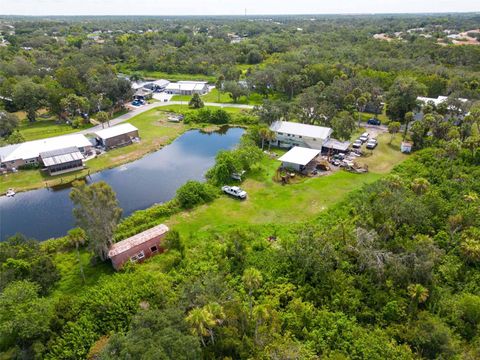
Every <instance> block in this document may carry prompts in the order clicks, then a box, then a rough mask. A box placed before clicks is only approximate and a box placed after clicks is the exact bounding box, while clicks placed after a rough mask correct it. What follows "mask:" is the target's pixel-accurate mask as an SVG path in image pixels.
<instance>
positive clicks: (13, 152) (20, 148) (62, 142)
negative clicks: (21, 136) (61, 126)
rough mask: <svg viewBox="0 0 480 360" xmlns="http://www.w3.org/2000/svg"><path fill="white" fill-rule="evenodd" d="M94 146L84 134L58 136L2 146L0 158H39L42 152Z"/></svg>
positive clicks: (7, 159) (5, 159)
mask: <svg viewBox="0 0 480 360" xmlns="http://www.w3.org/2000/svg"><path fill="white" fill-rule="evenodd" d="M72 146H75V147H77V148H83V147H89V146H92V143H91V142H90V141H89V140H88V139H87V138H86V137H85V136H84V135H82V134H73V135H63V136H56V137H52V138H47V139H41V140H34V141H27V142H24V143H21V144H16V145H9V146H5V147H2V148H0V160H1V161H2V162H8V161H14V160H19V159H22V160H29V159H35V158H38V156H39V155H40V153H44V152H48V151H53V150H59V149H64V148H70V147H72Z"/></svg>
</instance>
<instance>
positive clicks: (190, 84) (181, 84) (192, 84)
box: [166, 81, 208, 91]
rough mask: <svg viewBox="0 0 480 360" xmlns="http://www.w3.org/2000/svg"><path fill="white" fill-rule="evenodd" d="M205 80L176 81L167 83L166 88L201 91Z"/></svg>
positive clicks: (205, 84)
mask: <svg viewBox="0 0 480 360" xmlns="http://www.w3.org/2000/svg"><path fill="white" fill-rule="evenodd" d="M207 84H208V83H207V82H206V81H178V82H176V83H170V84H168V85H167V87H166V90H180V91H194V90H197V91H201V90H203V89H204V88H205V86H207Z"/></svg>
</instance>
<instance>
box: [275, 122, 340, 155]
mask: <svg viewBox="0 0 480 360" xmlns="http://www.w3.org/2000/svg"><path fill="white" fill-rule="evenodd" d="M270 130H272V131H273V132H274V133H275V134H276V136H275V140H274V141H273V143H272V145H274V146H278V147H281V148H291V147H293V146H300V147H304V148H310V149H317V150H322V148H323V146H324V144H325V143H326V142H327V141H328V140H329V139H330V136H331V135H332V133H333V130H332V129H331V128H328V127H323V126H316V125H307V124H300V123H295V122H290V121H275V122H274V123H273V124H272V125H271V126H270Z"/></svg>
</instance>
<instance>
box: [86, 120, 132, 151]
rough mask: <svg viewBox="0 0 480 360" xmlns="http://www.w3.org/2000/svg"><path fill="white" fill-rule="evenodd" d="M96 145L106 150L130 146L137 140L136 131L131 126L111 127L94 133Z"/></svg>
mask: <svg viewBox="0 0 480 360" xmlns="http://www.w3.org/2000/svg"><path fill="white" fill-rule="evenodd" d="M95 137H96V139H97V144H98V145H100V146H102V147H104V148H105V149H107V150H110V149H114V148H117V147H121V146H126V145H130V144H131V143H132V142H133V141H134V140H136V139H138V138H139V136H138V129H137V128H136V127H135V126H133V125H132V124H128V123H127V124H121V125H117V126H112V127H109V128H106V129H103V130H100V131H97V132H96V133H95Z"/></svg>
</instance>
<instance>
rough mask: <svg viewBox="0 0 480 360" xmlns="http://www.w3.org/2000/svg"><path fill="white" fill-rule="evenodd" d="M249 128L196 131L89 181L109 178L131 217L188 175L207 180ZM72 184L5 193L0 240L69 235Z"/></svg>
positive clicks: (171, 191)
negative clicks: (219, 157) (15, 236)
mask: <svg viewBox="0 0 480 360" xmlns="http://www.w3.org/2000/svg"><path fill="white" fill-rule="evenodd" d="M243 131H244V130H243V129H239V128H227V129H222V131H221V132H213V133H204V132H201V131H199V130H192V131H189V132H187V133H185V134H184V135H182V136H181V137H179V138H178V139H177V140H175V141H174V142H173V143H172V144H170V145H168V146H166V147H165V148H163V149H161V150H159V151H157V152H155V153H152V154H150V155H147V156H145V157H143V158H142V159H140V160H137V161H135V162H132V163H130V164H126V165H122V166H120V167H118V168H114V169H109V170H105V171H102V172H99V173H96V174H93V175H92V176H91V177H89V178H88V179H87V180H88V182H96V181H100V180H103V181H106V182H107V183H109V184H110V186H112V188H113V190H114V191H115V192H116V193H117V197H118V200H119V202H120V206H121V207H122V208H123V210H124V216H127V215H129V214H131V213H132V212H134V211H135V210H139V209H145V208H148V207H150V206H152V205H153V204H155V203H161V202H165V201H168V200H170V199H171V198H172V197H173V196H174V195H175V192H176V190H177V189H178V187H180V186H181V185H182V184H184V183H185V182H186V181H188V180H203V179H204V174H205V172H206V171H207V170H208V169H209V168H210V167H212V166H213V164H214V161H215V155H216V154H217V152H218V151H220V150H226V149H231V148H233V147H234V146H235V145H236V144H237V143H238V141H239V139H240V137H241V135H242V134H243ZM69 193H70V189H69V187H68V186H61V187H57V188H55V189H54V190H53V189H39V190H34V191H29V192H25V193H19V194H17V195H16V196H15V197H14V198H6V197H1V198H0V239H2V240H4V239H5V238H7V237H8V236H11V235H13V234H15V233H17V232H20V233H23V234H25V235H27V236H30V237H34V238H36V239H39V240H45V239H48V238H51V237H57V236H62V235H65V234H66V232H67V231H68V230H69V229H71V228H72V227H74V219H73V216H72V204H71V201H70V199H69Z"/></svg>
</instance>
